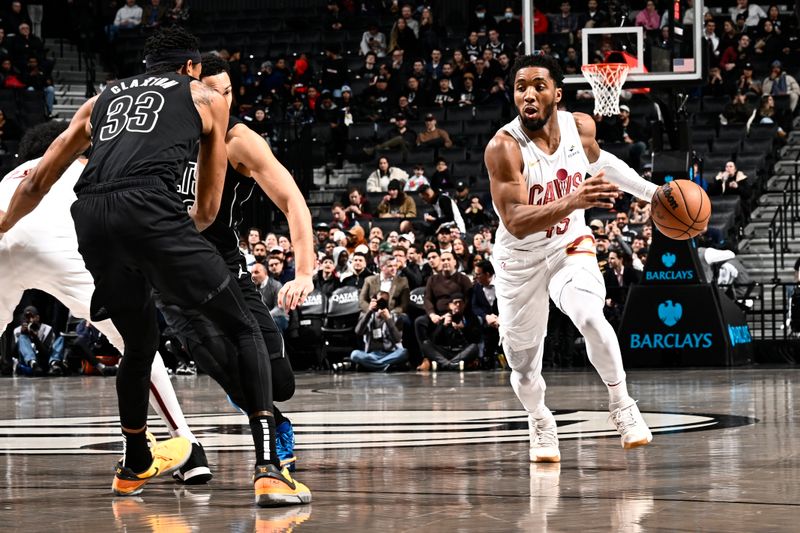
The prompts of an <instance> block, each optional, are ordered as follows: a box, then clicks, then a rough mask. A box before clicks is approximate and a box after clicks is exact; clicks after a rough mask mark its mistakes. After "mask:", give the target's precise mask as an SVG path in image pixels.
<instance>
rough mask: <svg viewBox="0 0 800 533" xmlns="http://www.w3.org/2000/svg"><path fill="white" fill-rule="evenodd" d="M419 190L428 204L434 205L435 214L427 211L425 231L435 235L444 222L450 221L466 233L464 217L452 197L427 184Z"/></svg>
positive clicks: (421, 196)
mask: <svg viewBox="0 0 800 533" xmlns="http://www.w3.org/2000/svg"><path fill="white" fill-rule="evenodd" d="M417 192H418V193H419V196H420V198H422V200H423V201H424V202H425V203H426V204H428V205H430V206H433V214H431V213H425V217H424V219H425V222H426V224H427V228H426V231H425V233H427V234H428V235H433V234H434V232H435V231H436V230H437V229H439V228H440V227H441V226H442V224H448V223H449V224H455V225H456V226H457V227H458V229H459V231H461V232H462V233H466V231H467V229H466V226H465V225H464V218H463V217H462V216H461V213H459V212H458V206H457V205H456V203H455V202H454V201H453V199H452V198H450V197H449V196H448V195H446V194H445V193H443V192H439V190H437V189H434V188H432V187H429V186H427V185H423V186H421V187H420V188H419V189H417Z"/></svg>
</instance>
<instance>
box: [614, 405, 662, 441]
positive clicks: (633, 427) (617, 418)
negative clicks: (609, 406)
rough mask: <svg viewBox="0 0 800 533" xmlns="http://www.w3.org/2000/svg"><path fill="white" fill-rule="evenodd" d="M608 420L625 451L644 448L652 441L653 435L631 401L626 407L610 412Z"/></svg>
mask: <svg viewBox="0 0 800 533" xmlns="http://www.w3.org/2000/svg"><path fill="white" fill-rule="evenodd" d="M609 418H610V419H611V421H612V422H613V423H614V426H615V427H616V428H617V432H619V434H620V435H621V438H620V440H621V441H622V447H623V448H625V449H626V450H628V449H630V448H636V447H637V446H645V445H647V444H649V443H650V441H652V440H653V434H652V433H650V428H648V427H647V422H645V421H644V418H642V413H640V412H639V408H638V407H637V406H636V402H635V401H634V400H633V399H630V403H629V404H628V405H627V406H625V407H620V408H617V409H614V410H613V411H611V415H610V416H609Z"/></svg>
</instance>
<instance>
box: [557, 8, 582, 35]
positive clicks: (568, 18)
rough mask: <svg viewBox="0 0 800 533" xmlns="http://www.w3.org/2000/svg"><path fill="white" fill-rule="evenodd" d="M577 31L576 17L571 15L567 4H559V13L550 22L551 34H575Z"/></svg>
mask: <svg viewBox="0 0 800 533" xmlns="http://www.w3.org/2000/svg"><path fill="white" fill-rule="evenodd" d="M577 31H578V17H577V15H575V14H574V13H572V6H571V5H570V3H569V2H566V1H564V2H561V12H560V13H559V14H557V15H554V16H553V17H552V20H551V21H550V32H551V33H573V34H574V33H575V32H577Z"/></svg>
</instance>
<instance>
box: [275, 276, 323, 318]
mask: <svg viewBox="0 0 800 533" xmlns="http://www.w3.org/2000/svg"><path fill="white" fill-rule="evenodd" d="M313 290H314V282H313V281H311V276H297V277H296V278H294V279H293V280H291V281H287V282H286V284H285V285H284V286H283V287H281V290H280V291H278V305H279V306H280V307H281V308H283V309H285V310H287V311H293V310H294V309H295V308H296V307H297V306H298V305H302V303H303V302H305V301H306V297H307V296H308V295H309V294H311V292H312V291H313Z"/></svg>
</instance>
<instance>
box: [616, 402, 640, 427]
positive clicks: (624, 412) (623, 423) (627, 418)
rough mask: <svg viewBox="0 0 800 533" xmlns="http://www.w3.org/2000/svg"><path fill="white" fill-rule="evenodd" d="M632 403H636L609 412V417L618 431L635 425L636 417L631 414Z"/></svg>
mask: <svg viewBox="0 0 800 533" xmlns="http://www.w3.org/2000/svg"><path fill="white" fill-rule="evenodd" d="M634 405H636V404H631V405H630V406H628V407H625V408H621V409H616V410H615V411H614V412H613V413H611V416H610V418H611V420H612V421H613V422H614V425H615V426H616V428H617V430H618V431H619V432H620V433H625V432H626V431H627V430H628V429H630V428H632V427H633V426H635V425H636V417H634V416H633V409H631V408H632V407H633V406H634Z"/></svg>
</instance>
